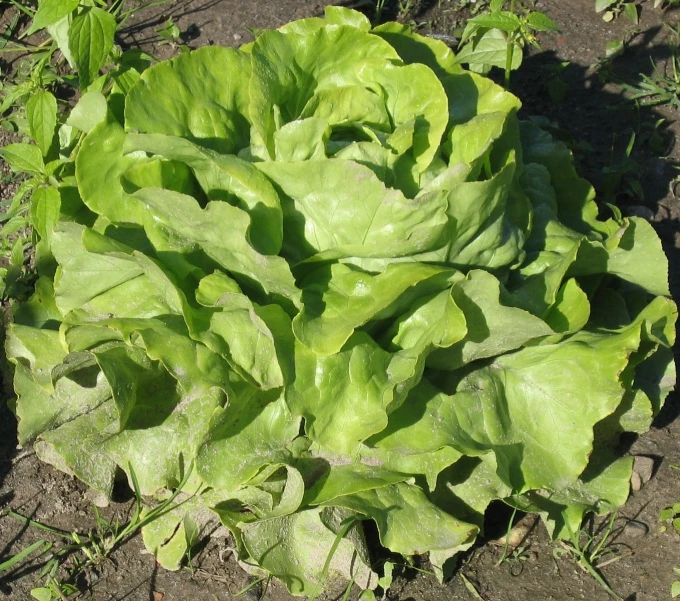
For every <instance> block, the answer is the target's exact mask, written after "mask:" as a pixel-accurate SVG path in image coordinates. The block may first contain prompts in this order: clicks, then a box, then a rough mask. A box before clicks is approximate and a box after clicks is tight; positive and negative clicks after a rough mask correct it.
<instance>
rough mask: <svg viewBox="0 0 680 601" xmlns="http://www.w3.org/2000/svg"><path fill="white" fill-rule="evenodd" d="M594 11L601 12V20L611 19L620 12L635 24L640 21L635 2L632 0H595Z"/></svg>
mask: <svg viewBox="0 0 680 601" xmlns="http://www.w3.org/2000/svg"><path fill="white" fill-rule="evenodd" d="M595 11H596V12H598V13H603V14H602V20H603V21H606V22H609V21H613V20H614V19H615V18H616V17H618V16H619V15H620V14H621V13H623V14H624V15H626V17H628V18H629V19H630V20H631V21H632V22H633V23H635V24H636V25H637V24H638V23H639V22H640V13H639V9H638V6H637V4H635V2H633V1H632V0H595Z"/></svg>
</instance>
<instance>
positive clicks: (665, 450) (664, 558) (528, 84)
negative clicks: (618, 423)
mask: <svg viewBox="0 0 680 601" xmlns="http://www.w3.org/2000/svg"><path fill="white" fill-rule="evenodd" d="M330 3H331V2H319V1H316V0H276V2H253V1H252V0H208V1H206V2H201V1H200V0H186V1H171V2H169V3H167V4H164V5H162V6H157V7H155V8H152V9H144V10H140V11H139V12H138V13H137V14H135V15H133V16H132V18H131V19H130V20H129V22H128V23H127V24H126V27H125V29H124V30H123V31H122V32H121V36H120V39H119V42H120V44H121V45H123V46H125V47H131V46H141V47H143V48H144V49H146V50H147V51H150V52H152V53H153V54H154V55H155V56H158V57H160V58H164V57H167V56H169V55H171V54H173V53H174V52H177V48H176V47H175V46H173V45H172V44H161V41H162V39H161V38H160V37H159V36H158V35H157V34H156V33H155V31H156V30H157V29H158V28H159V27H161V26H162V25H163V24H164V23H165V22H166V21H167V19H168V18H172V19H173V20H174V22H175V23H176V24H177V25H178V26H179V28H180V30H181V32H182V38H181V39H182V41H183V42H185V43H186V44H188V45H189V46H190V47H193V48H195V47H199V46H203V45H206V44H221V45H231V46H236V45H240V44H242V43H245V42H247V41H250V40H251V39H252V38H253V32H254V31H256V30H257V29H265V28H272V27H277V26H280V25H282V24H283V23H285V22H287V21H290V20H293V19H297V18H302V17H306V16H312V15H317V14H320V13H321V12H322V11H323V6H324V4H330ZM334 3H337V2H334ZM346 4H348V3H346ZM386 4H387V5H388V8H389V7H391V6H395V7H396V6H397V2H396V1H395V2H392V3H390V2H389V1H388V2H387V3H386ZM459 4H461V2H458V1H457V0H448V1H447V0H440V2H436V1H427V0H423V1H421V2H420V3H419V4H416V6H415V8H414V9H413V10H412V12H411V13H410V15H409V16H408V17H406V18H407V20H413V21H414V22H415V23H416V24H417V25H418V27H419V28H420V30H421V31H423V32H426V33H435V34H439V35H443V36H447V39H448V37H454V36H455V35H456V31H455V30H456V28H457V27H459V26H460V18H461V16H462V13H461V12H460V11H456V10H455V9H456V7H457V6H458V5H459ZM468 4H470V3H468ZM593 4H594V2H593V0H551V1H548V0H543V1H541V0H539V1H538V2H536V5H535V6H536V9H538V10H542V11H544V12H546V13H547V14H548V15H549V16H551V17H552V18H553V20H554V21H555V22H556V23H557V24H558V25H559V27H560V29H561V32H560V33H559V34H549V35H548V34H546V35H541V36H540V42H541V46H542V49H541V50H535V49H532V50H531V51H530V52H529V53H528V54H527V55H526V57H525V60H524V64H523V66H522V67H521V69H520V70H519V71H518V72H516V73H515V74H513V81H512V89H513V91H514V92H515V93H516V94H517V95H518V96H519V97H520V98H521V100H522V102H523V108H522V116H523V117H524V118H529V117H532V116H536V115H540V116H542V117H543V118H545V119H546V120H547V121H546V123H548V124H549V126H550V128H551V129H552V131H553V133H554V134H555V135H557V136H559V137H561V138H562V139H564V140H565V141H566V142H567V143H569V144H570V145H572V147H573V148H574V150H575V152H576V154H577V156H578V158H579V166H580V170H581V172H582V174H583V175H584V176H586V177H588V178H589V179H590V180H591V181H593V182H594V183H595V184H596V187H597V188H598V192H599V193H600V198H601V199H604V200H607V201H610V202H613V203H615V204H617V205H618V206H619V207H621V209H622V211H623V212H624V213H626V214H634V215H639V216H643V217H645V218H647V219H649V220H650V221H651V222H652V223H653V225H654V226H655V228H656V229H657V231H658V232H659V234H660V236H661V238H662V241H663V244H664V247H665V249H666V252H667V253H668V256H669V259H670V264H671V289H672V293H673V296H674V298H676V300H677V299H680V250H679V249H680V228H679V227H678V223H679V220H680V202H679V200H678V198H677V196H676V195H675V183H676V181H675V178H676V174H677V169H676V166H678V165H680V143H679V142H678V133H679V131H678V130H679V128H680V119H679V118H678V113H677V112H676V110H675V109H673V108H669V107H666V106H664V107H657V108H653V107H636V106H635V105H634V104H633V103H631V102H629V101H626V100H625V90H624V89H623V88H622V86H621V83H622V82H627V83H629V84H635V83H639V82H640V78H641V75H640V74H647V75H651V74H652V73H653V72H657V73H658V72H663V70H664V69H665V68H666V66H667V61H668V59H669V57H670V56H671V48H672V44H673V43H677V41H678V40H677V39H676V40H673V37H672V36H673V34H672V32H671V31H670V30H669V29H668V28H667V27H666V26H665V25H664V23H666V24H669V25H671V26H674V27H677V26H678V23H680V10H667V11H665V12H662V11H661V10H658V9H657V10H655V9H653V8H652V4H653V3H652V2H651V0H649V1H647V2H644V3H643V4H642V5H641V19H640V23H639V25H637V26H635V25H633V24H632V23H630V22H629V21H627V20H626V19H625V17H623V16H620V17H619V18H617V19H616V20H614V21H613V22H611V23H604V22H603V21H602V20H601V18H600V16H598V15H596V14H595V12H594V9H593ZM1 10H3V9H1V8H0V11H1ZM4 10H5V13H0V30H4V25H3V24H4V23H6V22H8V20H9V18H10V16H11V14H10V11H9V9H4ZM388 12H389V11H388ZM397 12H398V11H397V10H396V9H395V10H393V15H394V14H396V13H397ZM397 16H400V17H401V18H404V17H403V15H397ZM616 40H625V41H626V45H627V48H626V51H625V53H624V54H623V55H622V56H620V57H619V58H616V59H614V60H612V61H607V62H603V59H604V57H605V55H606V51H607V43H608V42H612V41H616ZM650 59H651V60H650ZM6 67H7V65H4V68H3V72H6V70H5V68H6ZM633 133H635V134H636V139H635V144H634V146H633V149H632V152H631V154H630V156H629V157H628V158H626V147H627V145H628V144H629V141H630V139H631V135H632V134H633ZM8 140H9V138H7V137H6V136H4V134H0V145H2V144H6V143H7V142H8ZM660 157H662V158H660ZM4 173H6V165H3V164H2V162H1V161H0V199H2V198H7V197H8V196H9V195H10V194H11V191H12V190H11V186H12V184H11V183H10V182H8V181H7V179H6V178H3V177H2V176H3V174H4ZM612 173H614V174H615V175H616V174H617V173H618V175H619V176H620V177H619V179H618V183H617V185H613V184H612V181H613V180H612V175H611V174H612ZM608 174H609V175H608ZM608 178H609V179H608ZM4 387H5V390H11V384H9V383H8V382H4ZM679 414H680V399H679V398H678V395H677V393H673V394H672V395H671V397H670V398H669V400H668V402H667V404H666V406H665V407H664V410H663V411H662V414H661V415H659V417H658V418H657V420H656V422H655V427H654V428H653V429H652V430H651V431H650V432H649V433H648V434H646V435H644V436H642V437H640V438H639V439H638V440H634V441H631V443H632V446H631V447H630V451H629V452H630V453H632V454H634V455H644V456H646V457H650V458H652V459H653V462H654V471H653V476H652V478H651V480H650V481H649V482H648V483H646V484H645V485H644V486H643V487H642V489H641V490H640V491H638V492H634V493H633V494H632V495H631V497H630V499H629V501H628V503H627V504H626V505H625V506H624V507H623V508H622V509H621V510H620V511H619V512H618V516H617V518H616V521H615V523H614V530H613V532H612V535H611V536H610V537H609V539H608V542H607V545H608V547H609V549H610V550H611V551H613V552H615V553H616V554H617V555H610V557H609V558H610V559H612V560H614V561H611V562H608V565H605V566H603V567H602V570H601V571H602V574H603V575H604V577H605V579H606V581H607V582H608V583H609V584H610V586H611V587H612V589H613V590H614V591H616V592H617V593H618V594H619V595H620V596H621V597H622V598H624V599H625V601H662V600H666V599H669V598H670V587H671V583H672V581H673V580H674V579H675V578H674V574H673V568H674V567H680V534H678V533H677V532H675V531H674V529H673V528H672V527H670V528H669V529H667V530H665V531H662V530H663V529H662V528H661V527H660V526H661V524H660V523H659V511H660V510H661V509H662V508H664V507H666V506H668V505H671V504H673V503H675V502H680V473H678V472H677V471H675V470H674V469H673V466H676V465H680V445H678V440H679V439H680V419H677V418H678V415H679ZM16 447H17V440H16V422H15V420H14V417H13V415H12V413H11V412H10V411H9V409H8V407H7V405H6V403H5V402H4V401H3V402H0V509H4V508H12V509H14V510H15V511H19V512H22V513H24V514H26V515H30V516H31V517H33V518H34V519H36V520H39V521H41V522H44V523H48V524H50V525H51V526H54V527H57V528H62V529H65V530H69V531H70V530H74V529H78V530H79V531H81V532H83V531H87V530H88V529H89V528H91V527H93V526H94V519H93V514H92V508H91V507H92V506H91V503H90V501H89V500H88V496H87V491H86V490H85V489H84V487H83V486H82V485H81V484H80V483H79V482H78V481H76V480H74V479H72V478H70V477H68V476H66V475H64V474H62V473H60V472H58V471H56V470H54V469H52V468H51V467H50V466H48V465H45V464H43V463H41V462H40V461H38V459H37V458H36V456H35V455H34V454H32V451H31V449H17V448H16ZM127 497H128V498H126V493H125V492H124V491H122V492H121V495H120V498H118V499H117V502H114V503H112V504H111V506H110V507H108V508H107V509H105V510H103V516H104V517H105V518H106V519H109V520H115V519H116V518H118V519H119V520H120V521H121V522H124V521H125V520H126V519H127V517H129V515H130V512H131V510H132V503H131V502H130V499H129V493H128V494H127ZM488 514H489V519H488V524H487V529H486V534H487V536H486V538H485V539H483V540H480V542H479V543H478V544H477V545H476V546H475V547H474V548H473V549H472V550H471V551H470V552H469V553H467V554H466V555H465V556H464V557H462V558H461V561H460V567H459V570H458V571H457V572H456V573H455V574H454V576H453V578H452V579H451V580H450V581H449V582H447V583H445V584H439V583H437V581H436V580H435V579H434V578H433V577H431V576H429V575H427V574H424V573H423V572H421V571H418V570H415V569H408V570H405V571H404V572H403V573H402V574H401V575H399V576H398V577H397V578H396V580H395V583H394V584H393V586H392V588H391V589H390V590H389V592H388V593H387V597H386V598H387V599H390V600H392V601H450V600H461V601H462V600H472V599H474V598H475V593H473V592H472V591H471V589H470V588H469V587H473V588H474V589H475V590H476V591H477V592H476V595H477V597H476V598H481V599H484V600H486V601H501V600H503V601H519V600H524V599H532V600H537V601H571V600H574V599H587V600H589V601H599V600H602V601H604V600H605V599H609V598H610V597H609V595H608V594H607V593H606V592H605V590H604V589H603V588H602V587H601V586H600V585H598V583H597V582H596V581H595V580H594V579H593V578H592V577H591V576H589V575H588V574H586V573H585V571H584V570H582V569H581V568H579V567H578V566H577V564H576V563H575V562H574V561H573V558H570V556H569V555H568V554H564V553H560V552H559V551H560V549H562V547H560V546H559V545H555V544H553V543H551V542H550V540H549V537H548V535H547V533H546V531H545V529H544V528H543V526H542V525H541V524H540V523H538V522H536V521H535V519H534V518H533V517H531V516H526V517H524V518H523V520H522V522H521V524H522V525H524V526H525V527H526V528H525V530H526V529H527V528H528V533H527V534H526V536H525V538H524V540H523V541H522V543H521V546H522V547H524V550H523V551H522V552H521V553H520V552H519V551H518V552H517V553H515V555H514V556H512V557H511V559H510V560H509V561H506V562H504V563H502V564H501V565H499V566H497V565H496V564H497V562H498V560H499V559H500V558H501V556H502V553H503V548H502V546H500V545H498V544H494V543H493V542H490V541H491V539H493V538H495V537H497V536H500V535H501V534H502V530H503V529H504V528H505V525H507V519H508V517H509V516H508V514H507V513H505V512H503V511H502V510H501V509H500V508H495V509H490V510H489V512H488ZM415 527H417V525H415V524H414V528H415ZM601 527H602V524H601V523H597V524H594V525H592V528H594V529H597V528H601ZM43 537H45V538H50V535H48V534H46V533H44V532H42V531H40V530H37V529H35V528H32V527H26V526H25V525H23V524H22V523H20V522H18V521H16V520H15V519H12V518H10V517H2V518H1V519H0V563H1V562H2V561H3V558H7V557H8V556H10V555H12V554H15V553H18V552H19V551H21V550H22V549H25V548H26V547H27V546H28V545H30V544H31V543H33V542H35V541H37V540H39V539H40V538H43ZM617 557H618V559H616V558H617ZM605 559H608V558H605ZM420 567H423V568H425V569H426V568H427V563H426V561H425V560H424V559H423V561H422V564H420ZM39 570H40V566H38V567H36V565H35V564H31V565H27V566H23V567H21V568H20V569H18V570H17V571H14V572H12V573H10V574H9V575H6V576H5V577H4V578H2V579H0V596H2V595H4V596H5V598H7V599H11V600H13V601H20V600H21V601H23V600H25V599H30V598H31V597H30V592H29V591H30V589H31V588H33V587H34V586H36V584H35V583H36V580H37V576H38V572H39ZM462 576H464V578H465V579H467V586H466V582H465V580H464V578H463V577H462ZM249 582H250V578H249V576H247V575H246V573H245V572H243V571H242V570H241V569H240V568H239V566H238V564H237V562H236V561H235V559H234V557H233V555H231V553H230V551H229V540H228V539H220V538H213V539H210V540H209V541H207V542H206V543H205V545H204V546H203V547H202V548H201V549H200V550H197V551H196V552H195V553H194V556H193V558H192V560H191V565H190V566H187V567H186V568H185V569H183V570H180V571H178V572H168V571H166V570H163V569H162V568H159V566H158V565H157V564H156V563H155V561H154V559H153V557H152V556H150V555H148V554H146V553H145V552H144V550H143V545H142V542H141V539H140V537H135V538H132V539H131V540H129V541H128V542H126V543H125V544H124V545H123V546H122V547H121V548H119V549H118V550H117V551H115V552H114V553H113V554H112V555H111V557H110V558H109V559H108V560H106V561H105V562H104V563H102V564H101V565H100V566H99V567H98V569H97V570H96V571H89V572H88V573H87V574H86V575H85V577H84V578H83V579H81V581H79V582H78V583H77V584H78V585H79V586H80V587H81V589H82V590H84V591H85V593H84V595H83V597H82V598H85V599H97V600H100V601H104V600H106V601H123V600H128V601H147V600H151V601H193V600H198V599H200V600H202V601H203V600H205V601H208V600H209V601H217V600H229V599H236V598H237V596H236V594H237V592H238V591H240V590H241V589H243V588H244V587H246V586H247V585H248V583H249ZM357 595H358V591H353V593H352V595H351V596H350V597H349V598H350V599H356V598H357ZM260 596H261V597H262V598H263V599H265V600H267V601H289V600H290V599H292V597H291V596H290V595H288V594H287V592H286V591H285V589H284V588H283V587H282V586H281V585H279V584H277V583H272V584H271V585H270V586H269V587H268V588H267V590H263V589H262V586H261V585H256V586H254V587H252V588H250V589H249V590H248V591H247V592H246V593H244V594H243V595H241V596H239V597H238V599H257V598H259V597H260ZM340 597H342V592H341V593H340V594H339V595H337V597H326V599H327V600H329V599H331V598H340Z"/></svg>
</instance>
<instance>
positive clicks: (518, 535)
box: [493, 522, 531, 549]
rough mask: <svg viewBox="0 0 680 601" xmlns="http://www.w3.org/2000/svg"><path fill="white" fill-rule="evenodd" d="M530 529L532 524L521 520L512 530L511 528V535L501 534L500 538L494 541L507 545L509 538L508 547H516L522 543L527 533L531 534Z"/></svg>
mask: <svg viewBox="0 0 680 601" xmlns="http://www.w3.org/2000/svg"><path fill="white" fill-rule="evenodd" d="M530 529H531V525H527V524H524V523H522V522H520V523H519V524H517V525H516V526H515V527H514V528H513V529H512V530H510V536H501V537H500V538H499V539H498V540H495V541H493V542H494V543H496V544H497V545H501V546H505V544H506V540H507V545H508V547H510V548H511V549H514V548H516V547H519V546H520V545H521V544H522V542H523V541H524V539H525V538H526V536H527V534H529V530H530Z"/></svg>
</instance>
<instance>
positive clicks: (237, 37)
mask: <svg viewBox="0 0 680 601" xmlns="http://www.w3.org/2000/svg"><path fill="white" fill-rule="evenodd" d="M242 38H243V36H242V35H241V34H240V33H235V34H234V41H236V42H238V41H239V40H241V39H242Z"/></svg>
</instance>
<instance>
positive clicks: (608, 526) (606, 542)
mask: <svg viewBox="0 0 680 601" xmlns="http://www.w3.org/2000/svg"><path fill="white" fill-rule="evenodd" d="M615 520H616V513H615V512H614V513H611V514H610V516H609V519H608V520H607V521H606V522H605V524H604V526H603V528H601V529H600V530H599V531H597V532H591V531H590V530H589V529H588V528H584V527H581V529H580V530H578V531H577V532H574V531H573V530H572V528H571V527H570V526H569V522H568V521H565V523H566V526H567V530H568V531H569V541H567V542H565V541H560V547H555V548H554V549H553V557H554V558H555V559H561V558H562V557H564V556H565V555H570V556H572V557H573V558H574V560H575V561H576V563H577V565H578V566H579V567H580V568H581V569H582V570H583V571H584V572H586V573H588V574H590V576H592V577H593V578H594V579H595V581H596V582H597V583H598V584H599V585H600V586H601V587H602V588H603V589H604V590H605V591H607V593H608V594H609V595H610V596H611V597H612V598H613V599H616V600H617V601H622V598H621V597H620V596H619V595H617V594H616V593H615V592H614V591H613V590H612V588H611V587H610V586H609V584H608V583H607V581H606V580H605V579H604V577H603V576H602V574H601V573H600V571H599V569H598V564H600V562H599V560H601V559H602V558H603V557H605V556H606V555H612V554H614V555H615V551H614V550H613V549H612V547H611V540H610V538H611V534H612V531H613V529H614V521H615ZM611 562H612V560H611V559H610V560H608V562H607V563H611ZM603 563H604V562H603ZM600 565H603V564H600Z"/></svg>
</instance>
